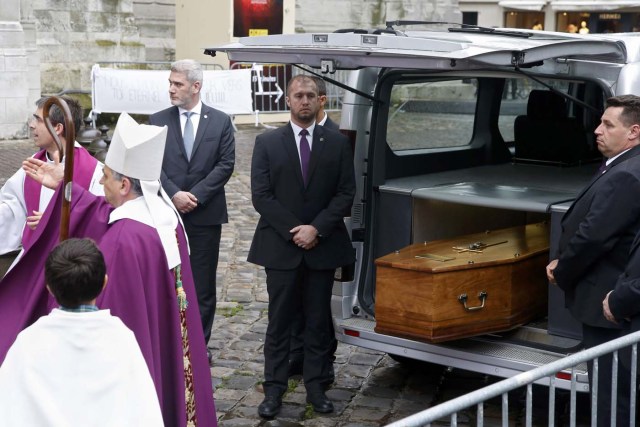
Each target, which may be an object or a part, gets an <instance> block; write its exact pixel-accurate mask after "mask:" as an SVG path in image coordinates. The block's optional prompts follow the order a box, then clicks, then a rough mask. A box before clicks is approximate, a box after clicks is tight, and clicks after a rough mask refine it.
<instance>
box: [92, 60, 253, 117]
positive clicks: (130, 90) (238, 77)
mask: <svg viewBox="0 0 640 427" xmlns="http://www.w3.org/2000/svg"><path fill="white" fill-rule="evenodd" d="M203 80H204V81H203V83H202V90H201V92H200V97H201V99H202V102H203V103H205V104H207V105H209V106H210V107H213V108H216V109H218V110H221V111H224V112H225V113H227V114H252V113H253V108H252V99H251V69H241V70H214V71H204V77H203ZM91 98H92V108H93V111H94V112H95V113H121V112H123V111H126V112H127V113H130V114H153V113H155V112H157V111H160V110H163V109H165V108H167V107H170V106H171V102H170V100H169V71H168V70H167V71H155V70H116V69H113V68H100V66H99V65H97V64H96V65H94V66H93V69H92V70H91Z"/></svg>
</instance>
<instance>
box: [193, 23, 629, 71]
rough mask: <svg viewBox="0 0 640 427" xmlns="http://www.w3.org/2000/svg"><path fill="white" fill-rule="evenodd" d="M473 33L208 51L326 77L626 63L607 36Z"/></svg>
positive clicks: (268, 39)
mask: <svg viewBox="0 0 640 427" xmlns="http://www.w3.org/2000/svg"><path fill="white" fill-rule="evenodd" d="M510 33H513V34H512V35H510V34H505V33H504V32H501V33H499V34H493V33H469V32H458V31H455V32H446V31H441V32H436V31H422V32H411V33H401V34H402V35H398V33H395V34H387V33H382V34H361V33H339V32H338V33H317V34H312V33H307V34H278V35H271V36H262V37H242V38H240V39H239V41H238V42H237V43H231V44H227V45H223V46H219V47H210V48H206V49H205V52H204V53H205V54H207V55H212V56H215V54H216V52H225V53H226V54H227V55H228V56H229V59H230V60H231V61H244V62H262V63H282V64H305V65H308V66H311V67H314V68H320V69H322V71H323V72H333V71H335V70H338V69H358V68H362V67H393V68H423V69H424V68H429V69H442V70H451V69H455V67H463V68H481V67H486V66H493V67H511V66H518V67H526V66H530V65H532V64H537V63H540V61H545V60H550V59H560V58H565V59H582V60H594V61H606V62H613V63H625V62H626V60H627V52H626V48H625V45H624V44H623V43H622V42H620V41H617V40H613V39H608V38H604V37H597V36H592V37H588V38H587V37H584V36H582V37H576V36H570V35H563V34H561V33H548V34H544V33H528V32H524V31H523V32H518V31H510ZM523 35H524V36H523Z"/></svg>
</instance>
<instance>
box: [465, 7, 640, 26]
mask: <svg viewBox="0 0 640 427" xmlns="http://www.w3.org/2000/svg"><path fill="white" fill-rule="evenodd" d="M459 4H460V11H461V12H462V16H463V18H462V19H463V22H464V23H466V24H471V25H480V26H484V27H506V28H528V29H534V30H547V31H559V32H569V33H582V34H586V33H600V34H602V33H623V32H637V31H640V1H632V0H459Z"/></svg>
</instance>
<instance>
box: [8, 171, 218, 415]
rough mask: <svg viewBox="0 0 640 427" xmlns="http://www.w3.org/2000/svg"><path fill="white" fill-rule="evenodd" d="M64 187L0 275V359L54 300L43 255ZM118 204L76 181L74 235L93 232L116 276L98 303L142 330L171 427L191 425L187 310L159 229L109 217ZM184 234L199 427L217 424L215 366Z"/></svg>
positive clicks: (52, 240) (54, 232)
mask: <svg viewBox="0 0 640 427" xmlns="http://www.w3.org/2000/svg"><path fill="white" fill-rule="evenodd" d="M61 205H62V201H61V198H60V187H58V190H57V191H56V194H55V195H54V199H53V201H52V203H49V206H48V207H47V210H46V211H45V214H44V215H43V218H42V221H41V225H44V227H37V228H36V230H35V232H34V235H33V245H32V246H31V247H30V248H28V249H27V250H26V251H25V253H24V254H23V257H22V258H21V259H20V261H19V262H18V264H17V265H16V266H15V267H14V268H13V269H12V270H11V271H9V273H7V275H6V276H5V277H4V279H3V280H2V281H0V331H2V333H1V334H0V363H1V362H2V360H4V357H5V355H6V353H7V351H8V349H9V347H10V346H11V344H12V343H13V341H14V340H15V338H16V336H17V335H18V333H19V332H20V331H21V330H22V329H24V328H26V327H27V326H29V325H31V324H32V323H33V322H34V321H36V320H37V319H38V318H39V317H40V316H43V315H46V314H48V312H49V311H50V310H51V308H52V307H55V306H56V304H55V301H54V300H53V298H52V297H50V296H49V294H48V292H47V291H46V289H45V286H44V261H45V260H46V257H47V255H48V254H49V252H50V251H51V249H52V248H53V247H54V246H55V245H56V244H57V243H58V232H59V222H60V207H61ZM111 210H112V208H111V206H110V205H109V204H108V203H107V202H106V201H105V200H104V198H103V197H98V196H94V195H93V194H91V193H89V192H88V191H84V190H82V189H81V187H80V186H78V185H76V184H74V186H73V197H72V200H71V223H70V227H69V228H70V237H91V238H93V239H94V240H96V241H97V242H98V246H99V247H100V249H101V250H102V252H103V253H104V256H105V261H106V264H107V274H108V275H109V282H108V284H107V287H106V288H105V290H104V291H103V293H102V294H101V295H100V297H99V298H98V301H97V304H98V307H100V308H104V309H107V308H108V309H110V310H111V313H112V314H113V315H115V316H118V317H119V318H120V319H122V321H123V322H124V324H125V325H127V327H129V328H130V329H131V330H132V331H133V332H134V334H135V336H136V340H137V341H138V344H139V345H140V349H141V350H142V354H143V356H144V358H145V360H146V362H147V366H148V367H149V371H150V373H151V377H152V378H153V381H154V384H155V387H156V390H157V392H158V397H159V400H160V406H161V408H162V414H163V418H164V423H165V425H166V426H176V427H184V426H186V413H185V411H186V407H185V399H184V369H183V358H182V336H181V329H180V315H179V312H178V302H177V297H176V292H175V280H174V277H173V274H172V273H171V272H170V271H169V268H168V265H167V260H166V256H165V253H164V249H163V247H162V243H161V241H160V237H159V236H158V233H157V232H156V230H155V229H154V228H152V227H149V226H147V225H145V224H142V223H139V222H137V221H134V220H129V219H123V220H119V221H116V222H114V223H113V224H111V225H108V224H107V221H108V217H109V213H110V212H111ZM176 231H177V236H178V243H179V245H180V258H181V260H182V267H181V268H182V286H183V289H184V291H185V293H186V295H187V301H188V302H189V306H188V308H187V313H186V317H187V329H188V331H189V332H188V333H189V346H190V351H191V362H192V370H193V380H194V389H195V390H194V391H195V401H196V416H197V420H198V426H216V425H217V421H216V412H215V407H214V403H213V390H212V385H211V372H210V368H209V361H208V359H207V352H206V347H205V343H204V335H203V332H202V327H201V324H200V315H199V312H198V302H197V299H196V293H195V287H194V284H193V274H192V272H191V266H190V263H189V255H188V251H187V245H186V240H185V237H184V231H183V230H182V227H181V226H178V229H177V230H176Z"/></svg>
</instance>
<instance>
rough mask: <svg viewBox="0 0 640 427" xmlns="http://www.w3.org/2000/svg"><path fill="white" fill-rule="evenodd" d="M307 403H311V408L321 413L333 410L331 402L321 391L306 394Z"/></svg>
mask: <svg viewBox="0 0 640 427" xmlns="http://www.w3.org/2000/svg"><path fill="white" fill-rule="evenodd" d="M307 403H311V406H313V410H314V411H316V412H319V413H321V414H327V413H329V412H333V403H331V401H330V400H329V399H328V398H327V396H326V395H325V394H324V393H323V392H321V391H317V392H314V393H310V394H307Z"/></svg>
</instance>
